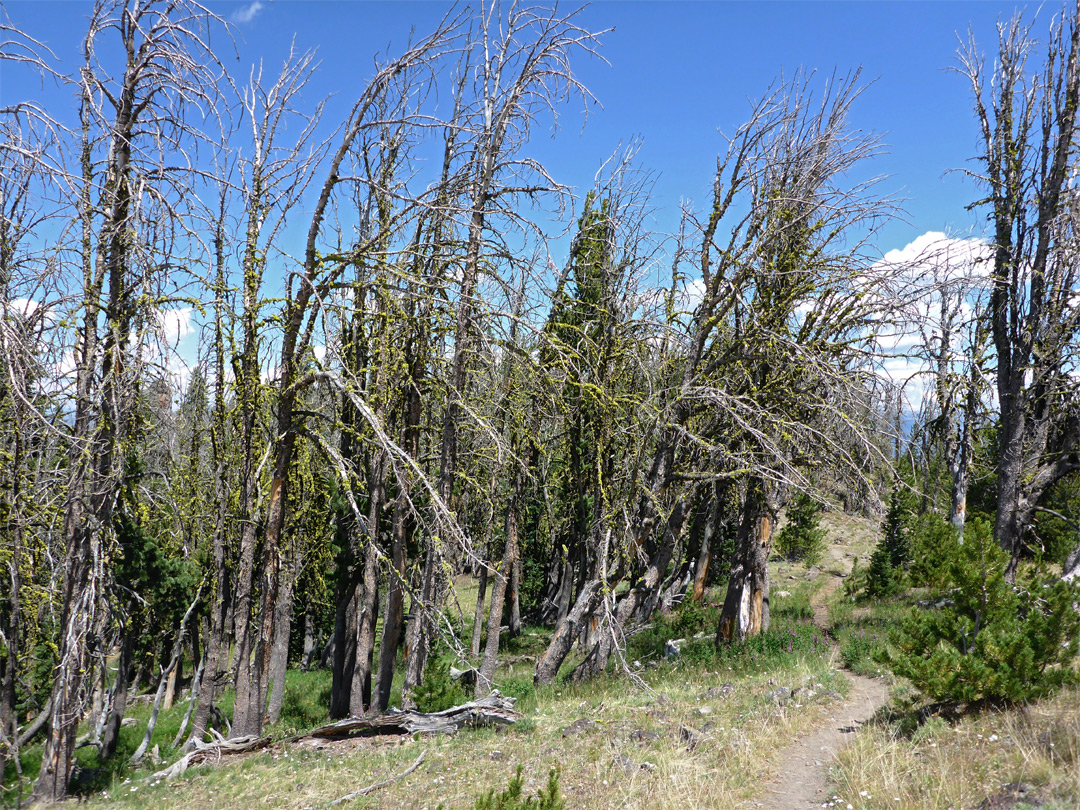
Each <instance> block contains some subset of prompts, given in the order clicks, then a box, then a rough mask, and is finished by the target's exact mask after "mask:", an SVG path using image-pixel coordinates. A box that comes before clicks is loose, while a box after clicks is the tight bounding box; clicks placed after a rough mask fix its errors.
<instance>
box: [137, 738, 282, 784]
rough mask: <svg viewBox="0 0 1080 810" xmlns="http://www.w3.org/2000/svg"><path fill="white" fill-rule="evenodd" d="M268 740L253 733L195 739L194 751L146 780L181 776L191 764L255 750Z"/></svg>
mask: <svg viewBox="0 0 1080 810" xmlns="http://www.w3.org/2000/svg"><path fill="white" fill-rule="evenodd" d="M270 742H271V740H270V738H269V737H257V736H255V735H254V734H252V735H250V736H247V737H237V738H235V739H232V740H226V739H224V738H222V737H221V736H220V735H218V739H217V740H215V741H214V742H212V743H204V742H202V741H201V740H196V741H195V750H194V751H191V752H189V753H187V754H184V756H182V757H180V759H178V760H176V762H174V763H173V764H172V765H170V766H169V767H168V768H165V769H164V770H161V771H158V772H157V773H155V774H153V775H152V776H150V777H148V778H147V779H146V781H150V780H151V779H164V780H166V781H168V780H170V779H175V778H176V777H177V776H181V775H182V774H183V773H184V771H186V770H187V769H188V768H190V767H191V766H192V765H201V764H203V763H205V762H209V761H210V760H214V761H215V762H216V761H219V760H220V759H221V757H222V756H224V755H226V754H242V753H246V752H248V751H257V750H259V749H260V748H265V747H266V746H268V745H269V744H270Z"/></svg>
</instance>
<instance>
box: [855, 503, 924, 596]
mask: <svg viewBox="0 0 1080 810" xmlns="http://www.w3.org/2000/svg"><path fill="white" fill-rule="evenodd" d="M916 507H917V500H916V496H915V495H914V493H912V492H910V491H909V490H907V489H905V488H903V487H899V486H898V487H896V488H895V489H894V490H893V491H892V494H891V495H889V511H888V512H886V513H885V520H884V521H883V522H882V525H881V529H882V536H881V539H880V540H879V541H878V544H877V546H876V547H875V548H874V551H873V553H872V554H871V555H870V566H869V568H867V570H866V594H867V596H870V597H873V598H878V599H880V598H881V597H885V596H891V595H893V594H895V593H898V592H899V591H900V590H902V589H903V587H904V585H905V584H906V581H905V572H906V570H907V567H908V565H909V564H910V563H911V553H912V534H913V533H914V529H915V522H916Z"/></svg>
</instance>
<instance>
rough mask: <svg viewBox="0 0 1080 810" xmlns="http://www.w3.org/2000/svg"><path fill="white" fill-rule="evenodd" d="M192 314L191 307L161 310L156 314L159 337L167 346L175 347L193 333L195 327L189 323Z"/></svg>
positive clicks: (192, 309)
mask: <svg viewBox="0 0 1080 810" xmlns="http://www.w3.org/2000/svg"><path fill="white" fill-rule="evenodd" d="M193 312H194V308H192V307H178V308H177V309H163V310H160V311H159V312H158V323H159V325H160V327H161V335H162V337H163V338H164V339H165V342H166V343H167V344H168V345H170V346H175V345H176V344H178V343H179V342H180V341H181V340H183V339H184V338H186V337H187V336H188V335H192V334H194V333H195V326H194V325H193V324H192V322H191V317H192V313H193Z"/></svg>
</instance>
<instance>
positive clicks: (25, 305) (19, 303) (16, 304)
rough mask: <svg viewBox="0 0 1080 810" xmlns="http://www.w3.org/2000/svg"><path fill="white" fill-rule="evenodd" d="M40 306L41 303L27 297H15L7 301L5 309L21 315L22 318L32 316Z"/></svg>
mask: <svg viewBox="0 0 1080 810" xmlns="http://www.w3.org/2000/svg"><path fill="white" fill-rule="evenodd" d="M40 307H41V304H39V303H38V302H37V301H33V300H31V299H29V298H15V299H12V300H11V301H9V302H8V305H7V310H8V312H14V313H16V314H17V315H22V316H23V317H24V318H32V317H34V313H35V312H37V311H38V309H39V308H40Z"/></svg>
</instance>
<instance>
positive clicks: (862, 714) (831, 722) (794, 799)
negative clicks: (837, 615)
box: [753, 546, 889, 810]
mask: <svg viewBox="0 0 1080 810" xmlns="http://www.w3.org/2000/svg"><path fill="white" fill-rule="evenodd" d="M829 551H830V555H831V556H832V558H833V560H834V561H835V562H836V563H837V564H838V566H839V568H840V570H841V571H846V570H847V569H848V568H849V565H848V563H847V560H845V559H844V558H843V556H842V555H841V554H840V553H839V552H838V551H837V550H836V547H835V546H833V547H831V548H830V549H829ZM841 582H842V578H841V577H839V576H836V575H831V576H830V578H829V581H828V582H827V583H826V584H825V587H823V588H821V589H820V590H819V591H818V592H817V593H816V594H814V596H813V598H811V600H810V604H811V607H812V608H813V611H814V623H815V624H817V625H818V626H819V627H821V628H825V627H826V626H827V624H828V608H827V604H826V603H827V601H828V599H829V597H830V596H831V595H832V594H833V593H835V592H836V589H837V588H839V587H840V584H841ZM843 675H844V677H845V678H847V679H848V683H850V684H851V690H850V691H849V693H848V696H847V699H846V700H845V701H844V702H843V703H841V704H839V705H837V706H835V707H833V710H832V711H831V712H830V713H829V716H828V717H827V718H826V719H825V720H824V721H822V724H821V725H820V726H819V727H818V728H817V729H816V730H815V731H812V732H810V733H809V734H807V735H806V736H804V737H801V738H800V739H798V740H796V741H795V742H794V743H792V744H791V745H789V746H788V747H787V748H786V749H785V750H784V751H783V752H782V753H781V754H780V757H779V759H778V760H777V765H776V776H774V777H773V778H772V779H771V780H770V781H769V783H768V785H767V786H766V790H765V792H764V794H763V795H762V796H761V797H759V798H758V799H757V800H756V801H754V802H753V806H755V807H768V808H771V809H772V810H806V808H808V807H821V806H822V804H823V803H824V802H825V801H826V800H827V794H826V789H827V787H828V768H829V763H830V762H831V761H832V760H833V758H834V757H835V756H836V754H837V752H838V751H839V750H840V749H841V748H842V747H843V746H844V745H845V744H846V743H847V741H848V740H849V739H851V737H852V736H853V735H854V733H855V732H856V731H857V730H858V728H859V726H860V725H861V724H862V723H865V722H866V721H867V720H869V719H870V718H871V717H872V716H873V715H874V712H876V711H877V710H878V709H879V708H881V707H882V706H884V705H885V703H886V702H887V701H888V698H889V689H888V686H886V684H885V682H884V681H882V680H880V679H875V678H864V677H863V676H861V675H856V674H854V673H852V672H844V673H843Z"/></svg>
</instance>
